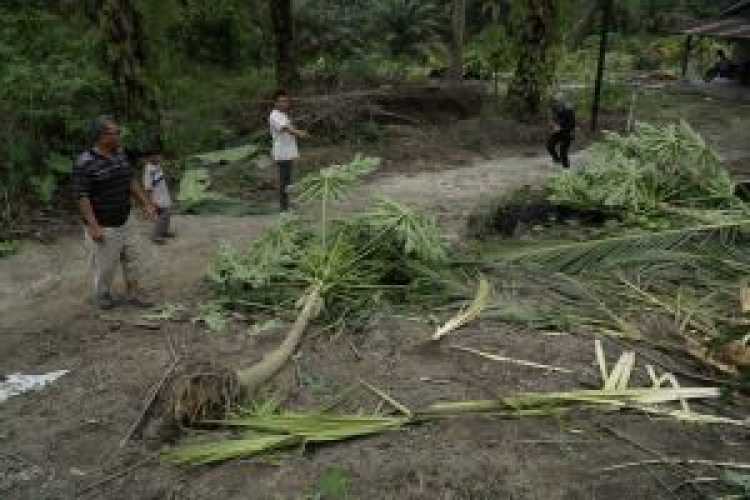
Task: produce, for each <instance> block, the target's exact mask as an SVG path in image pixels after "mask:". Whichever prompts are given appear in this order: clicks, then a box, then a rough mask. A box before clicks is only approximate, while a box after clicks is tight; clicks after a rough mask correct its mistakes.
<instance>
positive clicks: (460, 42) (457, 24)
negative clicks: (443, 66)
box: [449, 0, 466, 80]
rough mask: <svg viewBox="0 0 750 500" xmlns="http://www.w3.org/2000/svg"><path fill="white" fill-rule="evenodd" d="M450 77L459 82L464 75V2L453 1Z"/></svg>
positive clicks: (462, 0)
mask: <svg viewBox="0 0 750 500" xmlns="http://www.w3.org/2000/svg"><path fill="white" fill-rule="evenodd" d="M451 34H452V40H451V67H450V72H449V74H450V77H451V79H453V80H461V79H462V78H463V75H464V36H465V34H466V0H453V9H452V18H451Z"/></svg>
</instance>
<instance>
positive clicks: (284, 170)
mask: <svg viewBox="0 0 750 500" xmlns="http://www.w3.org/2000/svg"><path fill="white" fill-rule="evenodd" d="M290 108H291V101H290V99H289V94H287V93H286V91H284V90H279V91H277V92H276V94H274V108H273V111H271V115H270V116H269V117H268V123H269V126H270V128H271V139H272V140H273V148H272V151H271V155H272V156H273V160H274V161H275V162H276V164H277V165H278V166H279V202H280V204H281V210H282V212H284V211H287V210H289V194H288V193H287V189H288V188H289V185H290V184H291V183H292V163H293V162H294V160H296V159H297V158H299V150H298V149H297V138H298V137H299V138H302V139H304V138H306V137H308V134H307V132H305V131H304V130H298V129H296V128H294V127H293V126H292V122H291V120H290V119H289V109H290Z"/></svg>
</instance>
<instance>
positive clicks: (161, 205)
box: [143, 151, 174, 244]
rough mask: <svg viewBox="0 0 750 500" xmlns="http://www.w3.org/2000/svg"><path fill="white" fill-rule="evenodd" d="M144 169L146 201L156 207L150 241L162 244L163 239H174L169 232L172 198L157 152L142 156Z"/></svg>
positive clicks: (172, 234)
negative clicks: (149, 201) (154, 222)
mask: <svg viewBox="0 0 750 500" xmlns="http://www.w3.org/2000/svg"><path fill="white" fill-rule="evenodd" d="M144 163H145V167H144V169H143V186H144V188H145V189H146V195H147V196H148V199H149V200H151V202H152V203H153V204H154V205H155V206H156V213H157V218H156V224H155V225H154V232H153V235H152V237H151V239H152V240H153V241H154V243H157V244H163V243H164V238H172V237H174V233H171V232H170V231H169V224H170V219H171V214H170V207H171V206H172V198H171V197H170V195H169V187H168V186H167V179H166V177H164V171H163V170H162V169H161V154H160V153H159V152H158V151H150V152H148V153H146V155H145V156H144Z"/></svg>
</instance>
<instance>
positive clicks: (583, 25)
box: [568, 2, 600, 49]
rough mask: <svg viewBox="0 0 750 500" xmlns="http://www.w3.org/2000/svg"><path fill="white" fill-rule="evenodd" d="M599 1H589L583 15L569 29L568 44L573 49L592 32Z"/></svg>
mask: <svg viewBox="0 0 750 500" xmlns="http://www.w3.org/2000/svg"><path fill="white" fill-rule="evenodd" d="M599 8H600V6H599V2H591V5H589V6H588V8H587V9H586V12H585V13H584V15H583V16H581V18H580V19H579V20H578V22H576V24H575V26H573V29H572V30H571V34H570V35H569V36H568V40H569V43H568V46H569V47H570V48H573V49H577V48H579V47H580V46H581V44H582V43H583V41H584V40H585V39H586V37H587V36H588V35H590V34H591V33H593V31H594V27H595V23H596V14H597V13H598V12H599Z"/></svg>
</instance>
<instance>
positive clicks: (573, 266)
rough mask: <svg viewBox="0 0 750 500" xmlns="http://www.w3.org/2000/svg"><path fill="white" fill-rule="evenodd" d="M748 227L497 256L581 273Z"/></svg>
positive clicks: (729, 225)
mask: <svg viewBox="0 0 750 500" xmlns="http://www.w3.org/2000/svg"><path fill="white" fill-rule="evenodd" d="M747 226H750V219H743V220H739V221H731V222H724V223H718V224H706V225H698V226H693V227H686V228H679V229H669V230H664V231H657V232H650V233H636V234H628V235H624V236H614V237H607V238H600V239H595V240H587V241H576V242H563V243H559V242H556V243H551V244H550V243H539V244H534V245H530V246H527V247H525V248H516V249H512V250H509V251H508V252H505V253H504V254H501V255H496V258H497V261H498V262H504V263H515V264H522V265H532V266H538V267H540V268H543V269H546V270H552V271H558V272H564V273H569V274H577V273H582V272H590V271H594V270H597V269H601V268H602V267H604V266H608V267H613V266H617V265H619V264H624V263H627V262H632V261H633V259H634V258H635V259H636V260H637V258H638V257H639V256H642V255H644V254H647V253H648V254H651V255H657V254H659V253H661V255H662V256H666V252H678V251H680V250H684V249H687V248H693V249H695V248H700V247H701V246H702V245H707V244H708V243H710V242H717V241H718V242H728V241H731V240H732V238H733V237H735V236H736V235H737V233H738V232H739V231H740V230H742V229H743V228H746V227H747ZM681 255H682V256H683V257H686V256H688V255H689V254H684V253H683V254H681Z"/></svg>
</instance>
